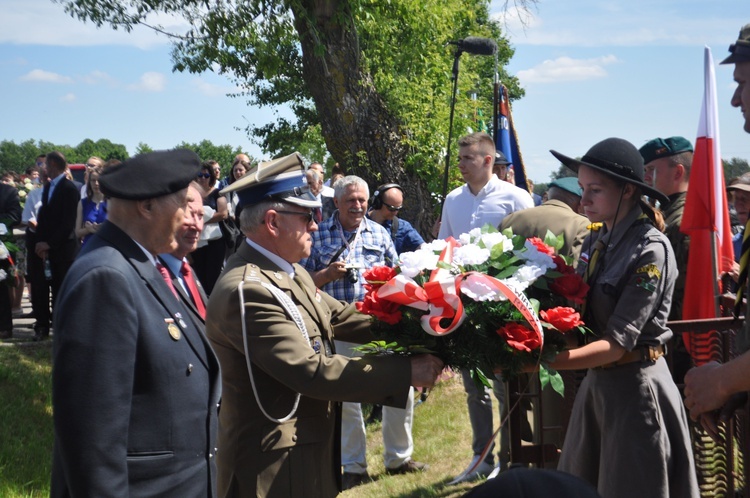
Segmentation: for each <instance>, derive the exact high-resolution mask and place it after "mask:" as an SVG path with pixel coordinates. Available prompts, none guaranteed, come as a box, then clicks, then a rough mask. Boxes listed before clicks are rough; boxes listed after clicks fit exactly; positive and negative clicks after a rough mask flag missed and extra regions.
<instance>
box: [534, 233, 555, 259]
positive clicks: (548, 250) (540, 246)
mask: <svg viewBox="0 0 750 498" xmlns="http://www.w3.org/2000/svg"><path fill="white" fill-rule="evenodd" d="M528 240H529V242H531V243H532V244H533V245H534V247H536V250H537V251H539V252H541V253H544V254H548V255H550V256H554V254H555V248H554V247H550V246H548V245H547V244H545V243H544V241H543V240H542V239H540V238H539V237H531V238H530V239H528Z"/></svg>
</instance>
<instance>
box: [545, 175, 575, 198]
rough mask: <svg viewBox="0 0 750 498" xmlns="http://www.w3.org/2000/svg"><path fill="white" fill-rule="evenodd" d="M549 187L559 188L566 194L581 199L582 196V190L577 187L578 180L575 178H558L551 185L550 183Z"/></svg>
mask: <svg viewBox="0 0 750 498" xmlns="http://www.w3.org/2000/svg"><path fill="white" fill-rule="evenodd" d="M549 186H550V187H557V188H561V189H563V190H565V191H566V192H570V193H571V194H575V195H577V196H578V197H581V196H582V195H583V190H582V189H581V186H580V185H578V178H577V177H575V176H566V177H565V178H558V179H557V180H554V181H553V182H552V183H550V184H549Z"/></svg>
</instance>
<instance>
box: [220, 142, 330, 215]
mask: <svg viewBox="0 0 750 498" xmlns="http://www.w3.org/2000/svg"><path fill="white" fill-rule="evenodd" d="M230 192H237V197H238V199H239V203H240V205H242V206H250V205H252V204H258V203H259V202H263V201H272V200H276V201H281V202H288V203H290V204H296V205H297V206H302V207H306V208H319V207H321V203H320V201H317V200H315V199H314V198H313V197H311V196H310V195H309V192H310V187H309V186H308V185H307V178H305V164H304V163H303V162H302V156H300V155H299V153H297V152H293V153H292V154H289V155H288V156H284V157H279V158H277V159H274V160H272V161H267V162H264V163H260V164H258V167H257V168H256V169H254V170H251V171H248V172H247V173H245V175H244V176H243V177H242V178H240V179H239V180H237V181H236V182H234V183H232V184H231V185H229V186H228V187H227V188H225V189H224V190H222V191H221V194H227V193H230Z"/></svg>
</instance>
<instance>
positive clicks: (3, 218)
mask: <svg viewBox="0 0 750 498" xmlns="http://www.w3.org/2000/svg"><path fill="white" fill-rule="evenodd" d="M20 221H21V202H20V200H19V198H18V190H17V189H16V188H15V187H13V186H12V185H7V184H5V183H0V223H2V224H4V225H5V228H6V230H7V232H6V233H7V234H9V236H12V234H13V227H14V226H16V225H18V223H19V222H20ZM11 240H12V239H11ZM8 256H10V254H8ZM6 259H7V258H6ZM6 262H7V261H6ZM8 280H10V281H13V275H11V274H10V273H9V272H6V276H5V279H4V280H3V281H0V339H10V338H11V337H13V314H12V303H11V300H10V286H9V285H7V284H8Z"/></svg>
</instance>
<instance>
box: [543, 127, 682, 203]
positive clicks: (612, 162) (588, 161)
mask: <svg viewBox="0 0 750 498" xmlns="http://www.w3.org/2000/svg"><path fill="white" fill-rule="evenodd" d="M550 152H551V153H552V155H553V156H555V157H556V158H557V159H558V160H559V161H560V162H561V163H563V164H564V165H565V166H567V167H568V168H570V169H572V170H573V171H575V172H576V173H578V167H579V166H581V165H582V164H583V165H585V166H588V167H589V168H594V169H595V170H597V171H600V172H602V173H604V174H605V175H607V176H610V177H612V178H614V179H615V180H619V181H621V182H625V183H631V184H633V185H635V186H636V187H638V188H640V189H641V191H643V193H645V194H646V195H648V196H649V197H653V198H654V199H657V200H658V201H660V202H661V203H662V204H665V203H668V202H669V198H668V197H667V196H666V195H664V194H662V193H661V192H659V191H658V190H656V189H655V188H653V187H652V186H650V185H647V184H646V183H644V181H643V170H644V168H643V157H642V156H641V153H640V152H638V149H636V147H635V145H633V144H631V143H630V142H628V141H627V140H623V139H622V138H606V139H604V140H602V141H601V142H599V143H597V144H596V145H594V146H593V147H591V148H590V149H589V150H588V152H586V154H585V155H584V156H583V157H582V158H581V159H574V158H572V157H568V156H566V155H564V154H560V153H559V152H557V151H554V150H551V151H550Z"/></svg>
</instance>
